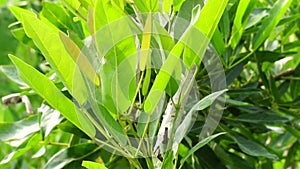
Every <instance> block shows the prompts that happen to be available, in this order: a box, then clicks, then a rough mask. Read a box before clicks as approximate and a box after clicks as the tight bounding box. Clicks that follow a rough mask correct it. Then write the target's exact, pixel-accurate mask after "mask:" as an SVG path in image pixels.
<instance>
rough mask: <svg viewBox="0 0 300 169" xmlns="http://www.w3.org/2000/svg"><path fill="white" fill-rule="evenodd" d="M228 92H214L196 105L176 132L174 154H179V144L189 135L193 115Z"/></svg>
mask: <svg viewBox="0 0 300 169" xmlns="http://www.w3.org/2000/svg"><path fill="white" fill-rule="evenodd" d="M226 91H227V89H225V90H221V91H218V92H214V93H212V94H210V95H208V96H206V97H204V98H203V99H201V100H200V101H199V102H198V103H196V104H195V105H194V106H193V107H192V108H191V110H190V111H189V112H188V114H187V115H186V116H185V118H184V119H183V121H182V122H181V124H180V125H179V126H178V128H177V129H176V131H175V135H174V136H175V137H174V141H173V145H172V149H173V151H174V152H177V150H178V146H179V143H180V142H181V141H182V139H183V138H184V136H185V135H186V134H187V132H188V130H189V129H190V127H191V125H192V122H193V114H194V113H195V111H199V110H203V109H205V108H207V107H208V106H210V105H211V104H212V103H213V102H214V101H215V100H216V99H217V98H218V97H219V96H221V95H222V94H224V93H225V92H226Z"/></svg>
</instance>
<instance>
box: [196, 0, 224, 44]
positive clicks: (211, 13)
mask: <svg viewBox="0 0 300 169" xmlns="http://www.w3.org/2000/svg"><path fill="white" fill-rule="evenodd" d="M227 3H228V0H209V1H207V2H206V4H205V5H204V7H203V9H202V10H201V14H200V17H199V19H198V20H197V22H196V23H195V27H197V28H198V29H199V30H200V31H201V32H202V33H203V34H204V35H206V36H207V38H208V39H211V38H212V36H213V34H214V32H215V30H216V28H217V26H218V23H219V21H220V19H221V17H222V14H223V12H224V10H225V8H226V5H227ZM203 23H205V24H203Z"/></svg>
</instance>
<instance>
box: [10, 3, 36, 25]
mask: <svg viewBox="0 0 300 169" xmlns="http://www.w3.org/2000/svg"><path fill="white" fill-rule="evenodd" d="M9 9H10V11H11V12H12V13H13V14H14V16H15V17H16V18H17V20H18V21H20V22H23V17H22V15H23V14H27V15H31V16H35V14H34V13H33V12H31V11H29V10H26V9H23V8H20V7H17V6H10V7H9Z"/></svg>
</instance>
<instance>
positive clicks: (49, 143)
mask: <svg viewBox="0 0 300 169" xmlns="http://www.w3.org/2000/svg"><path fill="white" fill-rule="evenodd" d="M45 143H46V144H48V145H55V146H65V147H69V146H70V144H68V143H59V142H50V141H48V142H45V141H39V144H45Z"/></svg>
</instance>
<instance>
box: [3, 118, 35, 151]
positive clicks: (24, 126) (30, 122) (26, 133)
mask: <svg viewBox="0 0 300 169" xmlns="http://www.w3.org/2000/svg"><path fill="white" fill-rule="evenodd" d="M38 118H39V116H37V115H34V116H30V117H28V118H25V119H23V120H20V121H17V122H14V123H1V124H0V140H1V141H4V142H8V143H9V142H11V143H10V144H11V145H12V146H19V145H20V144H22V143H23V141H25V140H27V139H28V137H30V136H31V135H32V134H33V133H35V132H37V131H39V130H40V127H39V122H38Z"/></svg>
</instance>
